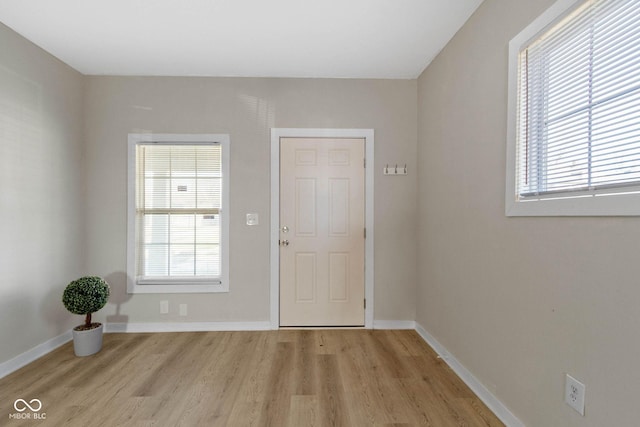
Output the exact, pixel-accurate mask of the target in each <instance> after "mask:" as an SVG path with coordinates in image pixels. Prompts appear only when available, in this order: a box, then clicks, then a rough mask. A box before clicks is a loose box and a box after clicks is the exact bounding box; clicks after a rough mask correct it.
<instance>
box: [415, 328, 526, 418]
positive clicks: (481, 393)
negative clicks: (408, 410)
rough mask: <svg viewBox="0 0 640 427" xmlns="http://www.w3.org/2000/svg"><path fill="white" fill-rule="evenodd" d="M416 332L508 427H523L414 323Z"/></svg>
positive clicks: (501, 404) (460, 364)
mask: <svg viewBox="0 0 640 427" xmlns="http://www.w3.org/2000/svg"><path fill="white" fill-rule="evenodd" d="M416 332H418V334H419V335H420V336H421V337H422V339H424V340H425V341H426V342H427V344H429V345H430V346H431V348H433V350H434V351H435V352H436V353H438V355H439V356H440V358H442V360H444V361H445V362H446V364H447V365H449V367H450V368H451V369H452V370H453V372H455V373H456V374H457V375H458V377H460V379H461V380H462V381H463V382H464V383H465V384H466V385H467V386H468V387H469V388H470V389H471V390H472V391H473V392H474V393H475V394H476V395H477V396H478V397H479V398H480V400H482V401H483V402H484V404H485V405H487V407H488V408H489V409H491V411H493V413H494V414H496V416H497V417H498V418H500V421H502V422H503V423H505V424H506V425H507V426H508V427H525V425H524V423H523V422H522V421H520V420H519V419H518V418H517V417H516V416H515V415H513V413H511V411H509V409H508V408H507V407H506V406H504V404H503V403H502V402H501V401H500V400H499V399H498V398H497V397H496V396H494V394H493V393H491V392H490V391H489V390H488V389H487V388H486V387H485V386H484V385H483V384H482V383H481V382H480V381H478V379H477V378H476V377H474V376H473V374H472V373H471V372H469V370H468V369H467V368H465V367H464V365H462V363H460V362H459V361H458V360H457V359H456V358H455V357H453V356H452V355H451V353H449V351H447V349H446V348H445V347H444V346H443V345H442V344H440V343H439V342H438V340H436V339H435V338H434V337H433V335H431V334H430V333H429V332H427V331H426V330H425V329H424V328H423V327H422V326H421V325H420V324H418V323H416Z"/></svg>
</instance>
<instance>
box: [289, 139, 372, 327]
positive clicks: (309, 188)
mask: <svg viewBox="0 0 640 427" xmlns="http://www.w3.org/2000/svg"><path fill="white" fill-rule="evenodd" d="M364 159H365V140H364V139H363V138H281V139H280V326H364V259H365V244H364V243H365V188H364V182H365V173H364V171H365V169H364Z"/></svg>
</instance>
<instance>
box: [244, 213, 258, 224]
mask: <svg viewBox="0 0 640 427" xmlns="http://www.w3.org/2000/svg"><path fill="white" fill-rule="evenodd" d="M259 223H260V217H259V216H258V214H257V213H248V214H247V225H258V224H259Z"/></svg>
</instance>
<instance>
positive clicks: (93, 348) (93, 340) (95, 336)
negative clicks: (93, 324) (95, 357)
mask: <svg viewBox="0 0 640 427" xmlns="http://www.w3.org/2000/svg"><path fill="white" fill-rule="evenodd" d="M103 329H104V325H102V324H100V326H98V327H97V328H95V329H89V330H88V331H76V330H75V329H74V330H73V351H74V352H75V354H76V356H90V355H92V354H95V353H97V352H99V351H100V349H101V348H102V331H103Z"/></svg>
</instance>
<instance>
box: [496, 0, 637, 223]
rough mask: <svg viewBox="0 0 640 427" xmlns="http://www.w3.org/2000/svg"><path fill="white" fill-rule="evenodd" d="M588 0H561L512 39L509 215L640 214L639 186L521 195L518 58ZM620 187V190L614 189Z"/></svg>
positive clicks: (508, 101) (508, 165)
mask: <svg viewBox="0 0 640 427" xmlns="http://www.w3.org/2000/svg"><path fill="white" fill-rule="evenodd" d="M584 3H585V0H558V1H557V2H556V3H554V4H553V5H552V6H551V7H550V8H549V9H547V10H546V11H545V12H544V13H543V14H542V15H540V16H539V17H538V18H537V19H535V20H534V21H533V22H532V23H531V24H529V25H528V26H527V27H526V28H525V29H524V30H522V31H521V32H520V33H519V34H518V35H516V36H515V37H514V38H513V39H512V40H511V41H510V43H509V59H508V61H509V68H508V99H507V112H508V117H507V150H506V161H507V165H506V186H505V215H506V216H635V215H640V188H638V187H628V188H621V187H618V189H617V190H614V191H611V192H606V193H603V192H597V191H596V192H594V193H591V194H576V193H572V192H571V191H566V192H560V193H557V194H553V195H545V196H541V197H539V198H530V199H519V197H518V194H517V192H518V185H517V179H518V176H517V172H516V170H517V167H518V138H517V132H518V129H517V127H518V121H517V120H518V117H517V116H518V61H519V55H520V52H521V50H522V49H523V48H524V47H526V46H528V45H529V44H530V43H531V42H532V41H533V40H535V39H537V38H538V37H539V36H541V35H542V34H543V33H545V32H546V31H547V30H549V29H550V28H551V27H552V26H553V25H555V24H557V23H558V22H559V21H560V20H562V19H564V18H565V17H566V16H567V15H568V14H569V13H571V12H573V11H574V10H575V9H576V8H578V7H580V6H581V5H582V4H584ZM615 191H618V192H615Z"/></svg>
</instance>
